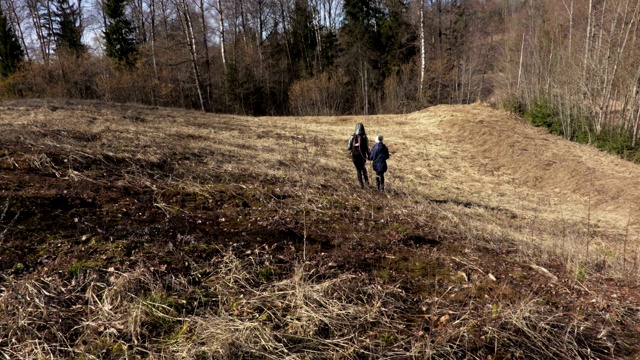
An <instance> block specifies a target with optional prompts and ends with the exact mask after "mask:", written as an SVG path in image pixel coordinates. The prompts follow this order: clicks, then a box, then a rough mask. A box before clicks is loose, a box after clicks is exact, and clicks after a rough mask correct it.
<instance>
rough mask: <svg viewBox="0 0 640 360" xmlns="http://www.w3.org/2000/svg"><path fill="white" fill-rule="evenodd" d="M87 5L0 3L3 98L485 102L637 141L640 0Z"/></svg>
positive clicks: (332, 104)
mask: <svg viewBox="0 0 640 360" xmlns="http://www.w3.org/2000/svg"><path fill="white" fill-rule="evenodd" d="M85 1H86V0H85ZM92 1H94V2H92V3H88V4H87V3H83V2H82V0H0V10H1V13H0V65H1V66H0V79H1V82H0V88H1V90H2V96H4V97H63V98H64V97H70V98H83V99H102V100H107V101H119V102H139V103H144V104H152V105H159V106H178V107H185V108H194V109H201V110H204V111H214V112H225V113H238V114H251V115H278V114H285V115H287V114H300V115H335V114H375V113H398V112H408V111H413V110H416V109H420V108H424V107H426V106H430V105H434V104H442V103H470V102H475V101H478V100H484V101H491V102H494V103H504V104H506V105H507V106H509V108H510V109H512V110H514V111H519V112H521V113H523V114H525V115H526V116H527V117H529V118H530V119H531V120H532V121H533V122H537V123H538V124H540V125H544V126H547V127H549V128H550V129H551V130H552V131H554V132H556V133H558V134H561V135H564V136H566V137H568V138H573V139H582V140H584V139H585V138H586V139H587V141H592V140H593V139H597V138H602V137H603V136H604V135H603V134H608V135H607V136H614V135H615V136H617V137H618V138H620V137H622V138H624V139H626V140H625V141H627V140H628V141H629V142H630V143H629V144H628V146H631V147H635V145H636V142H637V138H638V136H639V134H638V133H639V132H640V131H639V127H640V97H639V94H640V89H639V88H638V86H639V85H640V56H638V55H640V54H639V53H640V47H639V45H640V44H639V42H640V38H639V35H640V29H639V28H638V15H640V14H639V12H640V1H639V0H620V1H612V0H536V1H532V0H457V1H456V0H371V1H367V0H92Z"/></svg>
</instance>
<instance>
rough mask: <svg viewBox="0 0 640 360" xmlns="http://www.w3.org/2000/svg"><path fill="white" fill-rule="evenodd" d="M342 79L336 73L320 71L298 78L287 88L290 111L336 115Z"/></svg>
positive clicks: (340, 95)
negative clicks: (309, 77) (314, 74)
mask: <svg viewBox="0 0 640 360" xmlns="http://www.w3.org/2000/svg"><path fill="white" fill-rule="evenodd" d="M342 83H343V80H342V78H341V76H339V75H336V74H332V75H330V74H328V73H326V72H325V73H322V74H320V75H317V76H315V77H313V78H311V79H306V80H300V81H297V82H295V83H293V85H292V86H291V89H290V90H289V103H290V105H291V112H292V113H293V114H295V115H337V114H339V113H340V109H341V107H342V105H343V104H342V101H343V98H342V96H343V93H342V90H341V88H342Z"/></svg>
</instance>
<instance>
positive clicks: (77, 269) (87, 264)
mask: <svg viewBox="0 0 640 360" xmlns="http://www.w3.org/2000/svg"><path fill="white" fill-rule="evenodd" d="M95 267H96V263H95V262H93V261H86V260H80V261H76V262H74V263H72V264H71V266H70V267H69V270H68V273H69V275H70V276H71V277H72V278H76V277H78V276H80V275H81V274H82V272H83V271H84V270H87V269H93V268H95Z"/></svg>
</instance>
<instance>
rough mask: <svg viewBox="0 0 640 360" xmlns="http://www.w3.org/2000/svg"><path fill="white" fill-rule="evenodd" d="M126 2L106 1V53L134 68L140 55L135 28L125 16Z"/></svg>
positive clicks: (122, 0) (123, 0)
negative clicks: (137, 56)
mask: <svg viewBox="0 0 640 360" xmlns="http://www.w3.org/2000/svg"><path fill="white" fill-rule="evenodd" d="M125 5H126V0H105V1H104V4H103V6H104V14H105V16H106V21H107V26H106V29H105V31H104V39H105V51H106V54H107V56H108V57H110V58H112V59H114V60H116V61H118V62H119V63H121V64H126V65H127V66H133V64H134V63H135V57H136V55H137V54H138V43H137V41H136V40H135V38H134V28H133V25H132V23H131V21H129V19H128V18H127V16H126V14H125Z"/></svg>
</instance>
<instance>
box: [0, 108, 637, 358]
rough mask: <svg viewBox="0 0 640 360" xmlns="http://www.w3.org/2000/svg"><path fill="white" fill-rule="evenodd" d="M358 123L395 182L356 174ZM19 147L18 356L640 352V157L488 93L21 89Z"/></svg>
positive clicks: (9, 316)
mask: <svg viewBox="0 0 640 360" xmlns="http://www.w3.org/2000/svg"><path fill="white" fill-rule="evenodd" d="M359 121H361V122H364V123H365V125H366V126H367V129H368V130H369V134H370V137H371V138H373V135H375V134H377V133H381V134H383V135H385V138H386V139H387V143H388V146H389V148H390V149H391V152H392V157H391V159H390V161H389V167H390V171H389V173H388V179H387V182H388V186H387V189H388V191H387V193H385V194H381V193H378V192H376V191H375V190H373V189H370V188H369V189H365V190H359V189H358V188H357V187H356V186H355V185H356V182H355V179H354V171H353V169H352V167H353V166H352V164H351V162H350V159H349V157H348V155H347V154H346V152H345V151H344V146H345V145H346V140H347V138H348V135H349V133H350V132H351V131H352V130H353V125H354V124H355V122H359ZM0 145H1V148H0V245H1V246H0V357H4V358H9V359H14V358H15V359H30V358H70V359H122V358H127V359H135V358H141V359H238V358H260V359H263V358H264V359H284V358H287V359H307V358H312V359H362V358H401V359H408V358H420V359H423V358H438V359H459V358H478V359H486V358H522V359H551V358H554V359H555V358H599V359H607V358H609V359H614V358H634V357H636V356H638V353H639V349H640V344H639V343H638V340H637V336H636V334H637V331H638V322H639V320H640V319H639V317H638V305H639V304H640V301H639V299H638V297H637V281H636V278H637V274H638V259H637V248H638V243H637V230H638V224H637V222H636V220H635V219H636V217H637V215H638V214H637V211H638V209H637V208H636V207H634V205H633V203H634V201H635V198H634V197H633V196H634V194H635V193H634V192H635V191H636V190H634V188H632V186H631V185H632V184H633V179H634V178H637V177H634V174H636V173H638V172H640V171H639V170H638V169H637V168H636V166H635V165H631V164H628V163H625V162H621V161H618V160H617V159H614V158H612V157H609V156H608V155H605V154H602V153H599V152H597V151H595V150H592V149H589V148H586V147H584V146H579V145H575V144H570V143H567V142H564V141H562V140H560V139H557V138H554V137H551V136H549V135H547V134H544V133H542V132H540V131H539V130H537V129H532V128H530V127H528V126H527V125H525V124H523V123H521V122H519V121H518V120H517V119H513V118H511V117H510V116H509V115H508V114H505V113H502V112H499V111H495V110H492V109H490V108H487V107H484V106H482V105H471V106H460V107H456V106H447V107H435V108H432V109H428V110H426V111H423V112H418V113H413V114H409V115H405V116H371V117H326V118H321V117H313V118H246V117H235V116H223V115H211V114H201V113H197V112H189V111H182V110H173V109H161V108H151V107H143V106H134V105H117V104H105V103H99V102H69V101H66V102H65V101H57V100H48V101H35V100H34V101H20V102H12V103H4V104H2V111H1V112H0ZM639 175H640V174H639Z"/></svg>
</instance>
